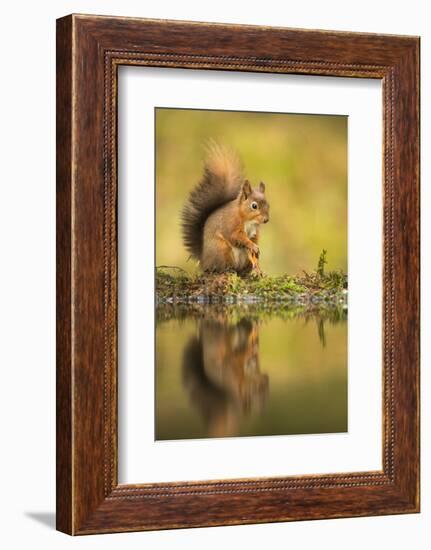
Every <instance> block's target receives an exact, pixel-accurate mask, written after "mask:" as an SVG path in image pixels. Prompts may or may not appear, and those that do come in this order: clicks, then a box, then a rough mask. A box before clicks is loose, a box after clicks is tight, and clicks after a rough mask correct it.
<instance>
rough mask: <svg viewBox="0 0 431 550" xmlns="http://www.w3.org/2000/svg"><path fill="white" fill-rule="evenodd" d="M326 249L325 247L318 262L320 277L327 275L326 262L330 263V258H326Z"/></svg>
mask: <svg viewBox="0 0 431 550" xmlns="http://www.w3.org/2000/svg"><path fill="white" fill-rule="evenodd" d="M326 252H327V251H326V250H325V249H323V250H322V252H321V253H320V256H319V262H318V264H317V274H318V275H319V277H324V275H325V264H327V263H328V260H327V259H326Z"/></svg>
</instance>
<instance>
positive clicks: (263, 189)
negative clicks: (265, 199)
mask: <svg viewBox="0 0 431 550" xmlns="http://www.w3.org/2000/svg"><path fill="white" fill-rule="evenodd" d="M259 191H260V192H261V193H262V194H263V193H265V184H264V183H263V181H261V182H260V183H259Z"/></svg>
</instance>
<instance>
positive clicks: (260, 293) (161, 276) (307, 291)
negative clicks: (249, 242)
mask: <svg viewBox="0 0 431 550" xmlns="http://www.w3.org/2000/svg"><path fill="white" fill-rule="evenodd" d="M319 265H320V260H319ZM346 288H347V276H346V275H345V274H344V273H343V272H342V271H330V272H328V273H325V272H324V269H323V266H322V269H320V270H319V269H318V270H317V271H315V272H312V273H306V272H304V273H303V275H301V276H295V277H294V276H291V275H281V276H277V277H271V276H269V275H264V276H262V277H256V276H248V277H240V276H239V275H237V274H236V273H231V272H229V273H217V274H216V273H214V274H207V273H198V274H195V275H189V274H187V273H186V272H185V271H183V270H182V269H178V268H175V267H169V266H160V267H158V268H157V269H156V296H157V303H158V304H161V303H193V302H196V303H226V304H232V303H244V302H245V303H250V302H262V303H274V304H276V303H278V304H280V303H282V304H284V305H289V307H290V308H291V309H293V308H294V307H299V308H304V307H306V308H309V309H316V308H318V309H325V308H328V307H334V306H335V307H344V308H346V307H347V302H346V298H347V290H346Z"/></svg>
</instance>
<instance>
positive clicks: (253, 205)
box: [251, 202, 257, 210]
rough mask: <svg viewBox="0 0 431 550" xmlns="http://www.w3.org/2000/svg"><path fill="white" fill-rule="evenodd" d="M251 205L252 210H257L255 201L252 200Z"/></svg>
mask: <svg viewBox="0 0 431 550" xmlns="http://www.w3.org/2000/svg"><path fill="white" fill-rule="evenodd" d="M251 207H252V208H253V210H257V202H252V203H251Z"/></svg>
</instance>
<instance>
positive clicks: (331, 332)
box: [156, 306, 347, 440]
mask: <svg viewBox="0 0 431 550" xmlns="http://www.w3.org/2000/svg"><path fill="white" fill-rule="evenodd" d="M159 313H160V312H159ZM157 318H158V320H157V328H156V439H158V440H166V439H189V438H207V437H229V436H257V435H288V434H317V433H334V432H346V431H347V322H346V320H345V318H343V316H339V315H332V316H328V315H319V314H307V315H303V314H302V315H297V316H289V315H281V314H280V312H278V313H277V312H276V313H273V314H268V313H266V314H265V315H256V314H255V313H254V314H252V315H249V314H248V312H247V311H239V312H238V311H236V312H235V314H232V313H231V312H226V311H223V310H219V309H218V308H216V307H215V306H207V307H206V308H205V310H204V311H202V312H200V313H199V314H198V315H196V312H195V311H194V312H192V313H190V314H188V313H187V311H184V310H182V311H181V314H175V313H174V314H172V311H171V312H170V313H169V314H168V315H166V314H163V312H162V314H161V315H158V316H157Z"/></svg>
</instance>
